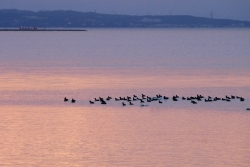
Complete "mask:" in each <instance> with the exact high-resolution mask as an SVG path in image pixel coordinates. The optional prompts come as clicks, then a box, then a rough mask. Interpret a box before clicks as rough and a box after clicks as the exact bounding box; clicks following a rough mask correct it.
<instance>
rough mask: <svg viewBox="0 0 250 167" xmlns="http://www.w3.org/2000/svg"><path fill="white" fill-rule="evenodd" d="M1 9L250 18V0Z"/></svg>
mask: <svg viewBox="0 0 250 167" xmlns="http://www.w3.org/2000/svg"><path fill="white" fill-rule="evenodd" d="M0 9H20V10H32V11H41V10H74V11H81V12H94V11H96V12H97V13H105V14H127V15H148V14H150V15H169V14H170V13H171V15H192V16H200V17H210V13H211V12H212V13H213V17H214V18H219V19H234V20H247V21H250V0H0Z"/></svg>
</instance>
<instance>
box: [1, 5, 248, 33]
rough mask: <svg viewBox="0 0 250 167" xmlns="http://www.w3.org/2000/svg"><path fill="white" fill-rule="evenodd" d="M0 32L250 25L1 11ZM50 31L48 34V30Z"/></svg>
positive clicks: (158, 17) (179, 18)
mask: <svg viewBox="0 0 250 167" xmlns="http://www.w3.org/2000/svg"><path fill="white" fill-rule="evenodd" d="M0 20H1V21H0V27H1V28H6V29H8V28H11V27H13V28H19V27H24V28H29V27H37V28H38V29H39V30H42V29H43V28H44V27H46V28H49V27H51V28H52V29H53V28H55V27H58V28H55V29H60V28H62V29H63V28H68V29H74V28H76V29H78V28H83V29H86V28H250V21H240V20H231V19H216V18H213V17H210V18H206V17H195V16H189V15H142V16H137V15H118V14H101V13H95V12H76V11H68V10H55V11H38V12H33V11H25V10H16V9H2V10H1V9H0ZM39 27H41V28H39ZM50 31H51V30H50Z"/></svg>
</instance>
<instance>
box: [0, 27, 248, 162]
mask: <svg viewBox="0 0 250 167" xmlns="http://www.w3.org/2000/svg"><path fill="white" fill-rule="evenodd" d="M0 36H1V38H0V48H1V49H0V71H1V73H0V83H1V84H0V93H1V98H0V119H1V121H0V133H1V138H0V145H1V147H0V166H6V167H8V166H10V167H13V166H62V167H64V166H65V167H68V166H98V167H99V166H143V167H145V166H229V167H230V166H231V167H235V166H246V167H248V166H250V147H249V146H250V112H248V111H246V108H248V107H250V93H249V92H250V75H249V73H250V65H249V64H250V55H249V53H250V48H249V46H250V30H249V29H89V30H88V31H87V32H0ZM142 93H144V94H146V95H149V96H155V95H156V94H162V95H166V96H173V95H176V94H177V95H179V96H196V95H197V94H202V95H204V96H206V97H207V96H209V95H210V96H213V97H215V96H219V97H225V95H237V96H243V97H244V98H245V101H244V102H240V101H239V99H235V100H232V101H231V102H222V101H217V102H212V103H205V102H204V101H202V102H198V104H196V105H193V104H191V103H190V101H185V100H184V101H183V100H179V101H178V102H173V101H172V100H168V101H164V102H163V104H159V103H158V102H153V103H149V106H148V107H140V103H139V102H135V104H134V105H133V106H125V107H123V106H122V104H121V102H117V101H114V100H113V99H112V100H111V101H110V102H108V104H107V105H105V106H103V105H101V104H99V103H97V104H94V105H90V104H89V102H88V101H89V100H93V99H94V98H95V97H97V98H98V97H107V96H112V97H113V98H114V97H124V96H133V95H134V94H135V95H138V96H140V95H141V94H142ZM65 96H66V97H68V98H75V99H76V100H77V101H76V103H75V104H72V103H69V102H63V98H64V97H65Z"/></svg>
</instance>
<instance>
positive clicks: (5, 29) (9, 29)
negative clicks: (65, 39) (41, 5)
mask: <svg viewBox="0 0 250 167" xmlns="http://www.w3.org/2000/svg"><path fill="white" fill-rule="evenodd" d="M0 31H32V32H37V31H87V30H79V29H37V30H32V29H30V30H20V29H11V28H4V29H0Z"/></svg>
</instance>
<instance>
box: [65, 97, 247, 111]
mask: <svg viewBox="0 0 250 167" xmlns="http://www.w3.org/2000/svg"><path fill="white" fill-rule="evenodd" d="M111 99H113V98H112V97H110V96H108V97H107V98H103V97H98V98H94V100H90V101H89V104H95V103H100V104H103V105H106V104H107V103H108V101H110V100H111ZM171 99H172V101H179V100H187V101H190V102H191V103H192V104H197V102H200V101H203V99H204V102H214V101H219V100H221V101H225V102H230V101H231V100H233V99H239V100H240V101H241V102H243V101H244V100H245V99H244V98H243V97H239V96H233V95H231V96H225V97H224V98H219V97H211V96H208V97H206V98H205V97H204V96H202V95H197V96H190V97H179V96H178V95H175V96H172V97H167V96H162V95H160V94H158V95H156V96H154V97H150V96H146V95H144V94H142V95H141V96H140V97H138V96H136V95H133V96H126V97H119V98H114V100H115V101H118V102H121V105H122V106H126V105H134V102H136V101H139V102H140V106H141V107H144V106H148V104H149V103H150V102H158V103H159V104H161V103H163V102H166V101H167V100H171ZM67 101H69V99H67V98H66V97H65V98H64V102H67ZM75 102H76V100H75V99H74V98H72V99H71V103H75ZM247 110H250V108H247Z"/></svg>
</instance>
